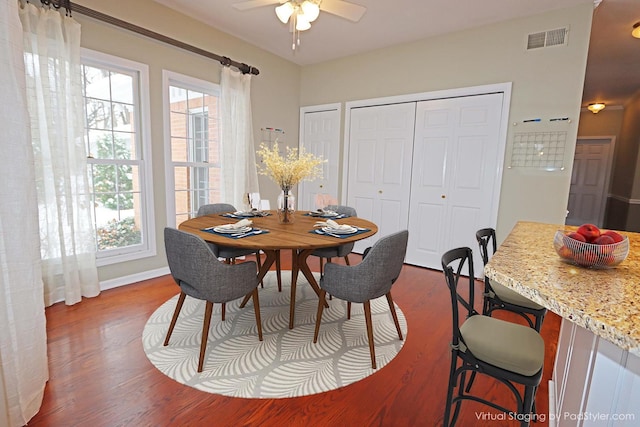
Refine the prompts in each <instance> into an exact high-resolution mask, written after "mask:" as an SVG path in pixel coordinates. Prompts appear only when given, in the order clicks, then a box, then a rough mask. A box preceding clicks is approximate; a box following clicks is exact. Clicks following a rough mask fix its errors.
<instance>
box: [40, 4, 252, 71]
mask: <svg viewBox="0 0 640 427" xmlns="http://www.w3.org/2000/svg"><path fill="white" fill-rule="evenodd" d="M45 1H46V0H45ZM49 2H50V3H51V4H53V5H54V6H56V7H60V6H62V7H65V8H66V9H67V11H69V10H72V11H74V12H78V13H80V14H82V15H85V16H88V17H90V18H95V19H98V20H100V21H102V22H106V23H108V24H112V25H115V26H116V27H120V28H124V29H125V30H129V31H133V32H134V33H138V34H142V35H143V36H146V37H149V38H152V39H154V40H158V41H161V42H163V43H166V44H170V45H172V46H175V47H179V48H180V49H184V50H187V51H189V52H193V53H196V54H198V55H201V56H204V57H207V58H210V59H213V60H216V61H219V62H220V63H221V64H222V65H224V66H227V67H228V66H232V67H235V68H237V69H238V70H240V71H241V72H242V73H243V74H254V75H256V76H257V75H258V74H260V70H258V69H257V68H256V67H252V66H251V65H247V64H245V63H242V62H237V61H234V60H232V59H231V58H228V57H226V56H220V55H216V54H215V53H212V52H209V51H206V50H204V49H200V48H199V47H195V46H192V45H190V44H187V43H184V42H181V41H179V40H176V39H172V38H171V37H167V36H165V35H163V34H160V33H156V32H154V31H151V30H147V29H146V28H142V27H139V26H137V25H135V24H131V23H130V22H126V21H123V20H121V19H118V18H114V17H113V16H109V15H107V14H104V13H102V12H98V11H97V10H93V9H89V8H88V7H85V6H82V5H79V4H77V3H73V2H71V1H69V0H49ZM43 3H44V2H43Z"/></svg>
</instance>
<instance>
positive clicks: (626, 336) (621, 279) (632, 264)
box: [485, 222, 640, 356]
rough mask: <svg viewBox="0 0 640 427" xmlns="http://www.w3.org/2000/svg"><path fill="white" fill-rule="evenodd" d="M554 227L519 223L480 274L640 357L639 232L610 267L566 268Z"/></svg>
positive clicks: (553, 225)
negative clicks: (621, 258) (618, 261)
mask: <svg viewBox="0 0 640 427" xmlns="http://www.w3.org/2000/svg"><path fill="white" fill-rule="evenodd" d="M575 228H576V227H569V226H564V225H556V224H542V223H536V222H518V223H517V224H516V226H515V227H514V228H513V230H512V231H511V233H510V234H509V236H508V237H507V238H506V239H505V241H504V242H503V243H502V244H501V245H500V247H499V248H498V250H497V252H496V253H495V254H494V255H493V256H492V257H491V259H490V261H489V263H488V264H487V266H486V267H485V275H486V276H487V277H489V278H490V279H491V280H494V281H496V282H498V283H500V284H502V285H504V286H506V287H508V288H511V289H513V290H514V291H516V292H518V293H520V294H521V295H524V296H526V297H527V298H529V299H531V300H532V301H534V302H536V303H538V304H540V305H542V306H544V307H546V308H547V309H549V310H550V311H553V312H554V313H556V314H558V315H560V316H562V317H563V318H565V319H568V320H570V321H572V322H574V323H576V324H578V325H580V326H582V327H584V328H586V329H588V330H590V331H592V332H593V333H594V334H596V335H598V336H600V337H602V338H605V339H607V340H609V341H611V342H612V343H614V344H616V345H617V346H618V347H620V348H622V349H623V350H627V351H629V352H630V353H633V354H635V355H638V356H640V233H631V232H626V231H625V232H621V234H624V235H626V236H628V238H629V256H628V257H627V259H626V260H624V261H623V262H622V263H621V264H619V265H618V266H616V267H614V268H610V269H605V270H596V269H589V268H582V267H578V266H574V265H572V264H568V263H566V262H564V261H562V260H561V259H560V257H559V256H558V254H556V251H555V249H554V248H553V238H554V235H555V233H556V231H557V230H564V229H566V230H569V229H571V230H574V229H575Z"/></svg>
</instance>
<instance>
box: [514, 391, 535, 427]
mask: <svg viewBox="0 0 640 427" xmlns="http://www.w3.org/2000/svg"><path fill="white" fill-rule="evenodd" d="M535 393H536V387H535V386H527V387H525V388H524V399H523V400H522V408H519V409H520V414H518V415H519V416H520V417H522V418H521V419H520V426H521V427H529V424H530V421H531V419H532V416H533V402H534V398H535Z"/></svg>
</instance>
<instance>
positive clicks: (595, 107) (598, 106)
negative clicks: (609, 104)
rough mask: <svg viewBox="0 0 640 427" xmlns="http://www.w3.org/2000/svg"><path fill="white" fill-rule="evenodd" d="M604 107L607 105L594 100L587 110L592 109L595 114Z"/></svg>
mask: <svg viewBox="0 0 640 427" xmlns="http://www.w3.org/2000/svg"><path fill="white" fill-rule="evenodd" d="M604 107H605V105H604V104H603V103H602V102H594V103H593V104H589V105H588V106H587V110H589V111H591V112H592V113H593V114H598V113H599V112H600V111H602V110H604Z"/></svg>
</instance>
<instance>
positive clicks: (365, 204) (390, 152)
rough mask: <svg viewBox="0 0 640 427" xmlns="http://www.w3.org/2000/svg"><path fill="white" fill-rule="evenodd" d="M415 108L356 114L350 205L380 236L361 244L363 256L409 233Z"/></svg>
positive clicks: (351, 138) (364, 110) (353, 115)
mask: <svg viewBox="0 0 640 427" xmlns="http://www.w3.org/2000/svg"><path fill="white" fill-rule="evenodd" d="M415 106H416V104H415V102H412V103H404V104H393V105H379V106H372V107H363V108H355V109H353V110H351V116H350V121H351V122H350V126H349V158H348V162H349V163H348V164H349V169H348V177H347V183H348V184H347V205H350V206H353V207H354V208H356V210H357V212H358V216H360V217H363V218H366V219H369V220H371V221H373V222H374V223H376V225H378V228H379V232H378V233H377V234H376V235H374V236H372V237H370V238H368V239H365V240H361V241H359V242H357V243H356V246H355V249H354V250H355V251H356V252H362V251H363V250H364V249H365V248H366V247H368V246H371V245H373V243H375V242H376V241H377V240H378V239H379V238H380V237H381V236H385V235H387V234H389V233H393V232H395V231H399V230H402V229H405V228H407V221H408V215H409V213H408V212H409V192H410V190H411V164H412V161H411V156H412V149H413V136H414V128H415V126H414V124H415Z"/></svg>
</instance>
